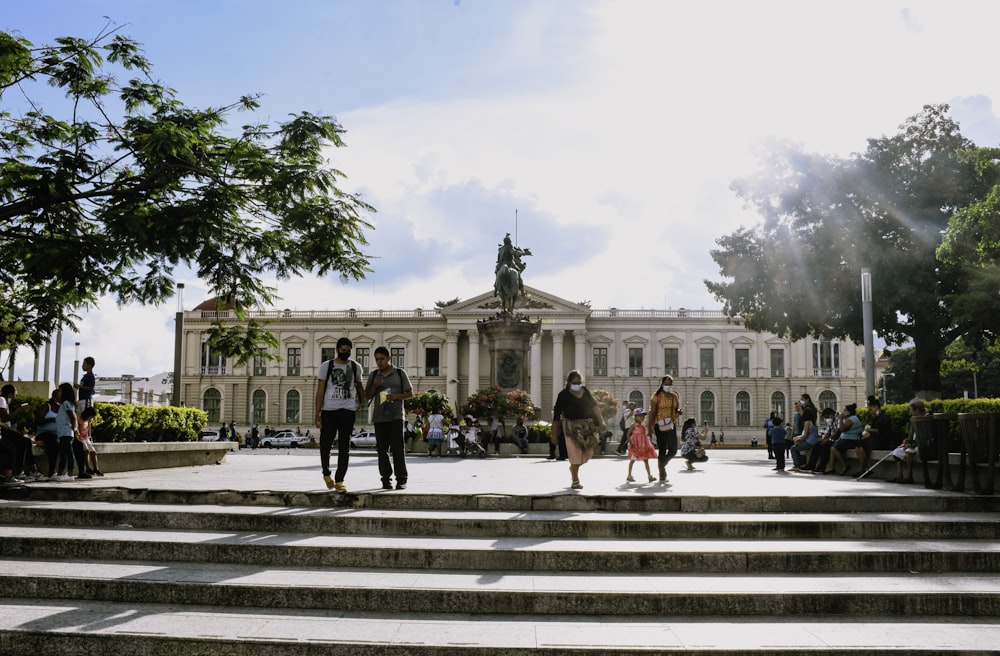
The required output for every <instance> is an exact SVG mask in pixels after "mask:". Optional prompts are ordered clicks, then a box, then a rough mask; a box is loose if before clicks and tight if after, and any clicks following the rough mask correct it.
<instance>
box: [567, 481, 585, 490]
mask: <svg viewBox="0 0 1000 656" xmlns="http://www.w3.org/2000/svg"><path fill="white" fill-rule="evenodd" d="M570 487H571V488H573V489H574V490H582V489H583V486H582V485H580V481H573V484H572V485H570Z"/></svg>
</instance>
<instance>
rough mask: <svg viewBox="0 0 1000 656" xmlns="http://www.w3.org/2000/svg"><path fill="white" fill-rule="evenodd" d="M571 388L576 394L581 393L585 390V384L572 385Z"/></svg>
mask: <svg viewBox="0 0 1000 656" xmlns="http://www.w3.org/2000/svg"><path fill="white" fill-rule="evenodd" d="M569 388H570V390H572V391H574V392H579V391H580V390H582V389H583V383H574V384H572V385H570V386H569Z"/></svg>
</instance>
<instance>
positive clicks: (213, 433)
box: [198, 430, 219, 442]
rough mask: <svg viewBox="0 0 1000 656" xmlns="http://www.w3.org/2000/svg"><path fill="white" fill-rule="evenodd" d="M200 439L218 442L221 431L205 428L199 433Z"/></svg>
mask: <svg viewBox="0 0 1000 656" xmlns="http://www.w3.org/2000/svg"><path fill="white" fill-rule="evenodd" d="M198 439H199V440H201V441H202V442H218V441H219V431H217V430H203V431H201V432H200V433H198Z"/></svg>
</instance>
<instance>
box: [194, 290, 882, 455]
mask: <svg viewBox="0 0 1000 656" xmlns="http://www.w3.org/2000/svg"><path fill="white" fill-rule="evenodd" d="M525 291H526V296H527V297H526V298H525V299H523V302H522V304H521V306H520V308H519V312H521V313H522V314H524V315H526V316H527V317H528V318H529V319H530V320H531V321H533V322H535V323H537V324H538V327H539V330H538V332H537V333H536V334H534V335H533V336H532V337H531V342H530V347H529V352H528V354H527V369H528V371H527V380H528V384H527V385H526V387H527V391H528V393H529V394H530V395H531V398H532V400H533V401H534V402H535V405H536V406H538V407H539V409H540V411H539V415H540V418H542V419H550V418H551V416H552V404H553V401H554V399H555V395H556V394H557V393H558V392H559V390H560V389H562V387H563V384H564V382H565V378H566V374H567V373H568V372H569V371H570V370H572V369H577V370H579V371H580V372H581V373H582V374H583V377H584V382H585V383H586V385H587V386H588V387H589V388H590V389H591V390H594V389H604V390H607V391H609V392H611V393H612V394H614V395H615V397H616V398H618V399H619V400H620V401H629V400H631V401H635V402H636V404H637V405H639V406H644V407H648V405H649V400H650V396H651V394H652V393H653V392H655V390H656V388H657V386H658V385H659V382H660V379H661V377H662V376H663V375H664V374H670V375H671V376H673V378H674V387H675V390H676V391H677V392H678V393H679V394H680V396H681V402H682V406H683V408H684V410H685V414H687V415H688V416H692V415H694V416H697V417H698V419H699V422H700V421H707V422H708V423H709V425H710V427H711V429H712V430H715V431H725V433H726V437H727V439H729V440H730V441H734V442H735V441H739V440H741V439H744V438H745V439H746V440H749V438H750V436H751V435H754V434H756V435H758V437H761V438H762V435H761V433H760V427H761V426H762V424H763V423H764V420H765V419H767V417H768V415H769V414H770V413H771V412H776V413H778V415H780V416H782V417H789V416H790V414H789V413H790V412H791V407H792V402H793V401H794V400H795V399H797V398H799V396H800V395H801V394H802V393H803V392H805V393H808V394H810V395H811V396H812V398H813V401H814V402H816V404H817V405H818V406H819V407H821V408H823V407H827V406H829V407H841V406H843V405H844V404H845V403H853V402H855V401H859V402H863V401H864V398H865V373H864V361H863V358H864V349H863V348H862V347H861V346H860V345H858V344H855V343H853V342H850V341H842V340H821V339H803V340H797V341H792V340H789V339H786V338H783V337H779V336H777V335H773V334H768V333H757V332H753V331H750V330H748V329H746V328H745V327H744V326H743V325H742V324H741V323H740V322H739V321H737V320H732V319H729V318H727V317H726V316H725V315H724V313H723V312H722V311H721V310H685V309H678V310H628V309H618V308H610V309H606V310H595V309H591V308H590V307H587V306H585V305H580V304H578V303H574V302H571V301H567V300H565V299H562V298H559V297H557V296H553V295H551V294H548V293H546V292H543V291H541V290H538V289H534V288H531V287H528V286H525ZM498 308H499V302H498V301H497V299H496V298H495V297H494V296H493V295H492V292H487V293H484V294H480V295H479V296H476V297H474V298H471V299H468V300H465V301H461V302H457V303H455V304H453V305H450V306H447V307H444V308H440V309H438V308H435V309H420V308H418V309H414V310H403V311H400V310H357V309H346V310H333V311H326V310H324V311H292V310H274V311H259V312H251V313H250V315H251V318H253V319H256V320H258V321H264V322H266V323H267V326H268V327H269V329H270V330H271V331H272V332H273V334H274V335H275V337H276V338H277V341H278V343H279V344H280V352H279V353H276V354H275V355H278V356H280V358H281V359H280V360H268V361H265V360H263V359H258V360H255V361H253V362H250V363H248V364H247V365H244V366H234V365H233V363H231V362H228V361H227V360H226V359H225V358H221V357H219V356H218V355H217V354H213V353H212V350H211V348H210V347H209V346H208V344H207V335H208V333H207V331H208V329H209V327H210V325H211V323H212V322H213V321H215V320H216V319H219V318H221V319H232V317H231V313H230V312H228V311H218V310H216V308H215V304H214V301H208V302H206V303H203V304H202V305H201V306H199V307H197V308H195V309H194V310H190V311H185V312H182V313H179V318H182V320H180V321H178V333H179V334H178V337H179V339H178V343H179V344H180V358H179V360H180V371H179V376H180V394H181V400H182V401H183V403H184V404H185V405H187V406H194V407H200V408H202V409H204V410H206V411H207V412H208V414H209V422H210V423H215V422H222V421H226V422H228V421H235V422H236V423H237V424H238V425H241V426H242V425H248V424H253V423H256V424H260V425H261V426H271V427H275V428H278V427H281V428H293V429H294V428H297V427H301V428H302V429H303V430H305V429H306V428H308V427H310V426H311V420H312V417H313V416H314V406H313V402H314V393H315V384H316V381H315V378H316V372H317V371H318V369H319V366H320V364H321V363H322V362H323V361H324V360H327V359H330V358H331V357H334V353H335V346H336V343H337V339H339V338H340V337H343V336H346V337H349V338H350V339H351V340H352V341H353V342H354V358H355V359H357V360H358V361H359V362H360V363H361V365H362V366H363V367H364V368H365V371H366V373H367V371H369V369H370V367H372V366H373V364H374V360H373V357H372V353H373V352H374V350H375V348H376V347H378V346H385V347H386V348H388V349H389V352H390V354H391V358H392V362H393V364H394V365H395V366H398V367H402V368H403V369H404V370H406V372H407V374H408V375H409V377H410V379H411V381H412V382H413V385H414V388H415V389H416V391H417V392H425V391H429V390H436V391H438V392H444V393H445V394H447V396H448V398H449V399H450V400H451V401H452V402H453V403H455V404H456V405H459V406H460V405H461V404H462V403H464V401H465V400H466V399H467V398H468V396H469V394H470V393H473V392H476V391H478V390H480V389H483V388H487V387H491V386H492V385H493V381H494V372H492V371H491V367H492V364H491V362H492V359H491V357H490V348H491V344H489V343H488V342H489V339H488V338H487V337H486V336H485V335H483V334H481V333H480V331H479V328H478V324H477V322H479V321H482V320H484V319H488V318H490V317H493V316H496V315H497V311H498ZM365 423H367V416H361V417H359V419H358V424H359V425H362V424H365ZM761 442H763V440H762V439H761Z"/></svg>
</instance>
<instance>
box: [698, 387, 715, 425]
mask: <svg viewBox="0 0 1000 656" xmlns="http://www.w3.org/2000/svg"><path fill="white" fill-rule="evenodd" d="M699 401H700V403H699V409H700V410H701V416H700V417H698V418H697V419H698V422H699V423H702V424H704V423H705V422H708V425H709V426H715V425H716V423H715V395H714V394H712V393H711V392H702V393H701V398H700V399H699Z"/></svg>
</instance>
